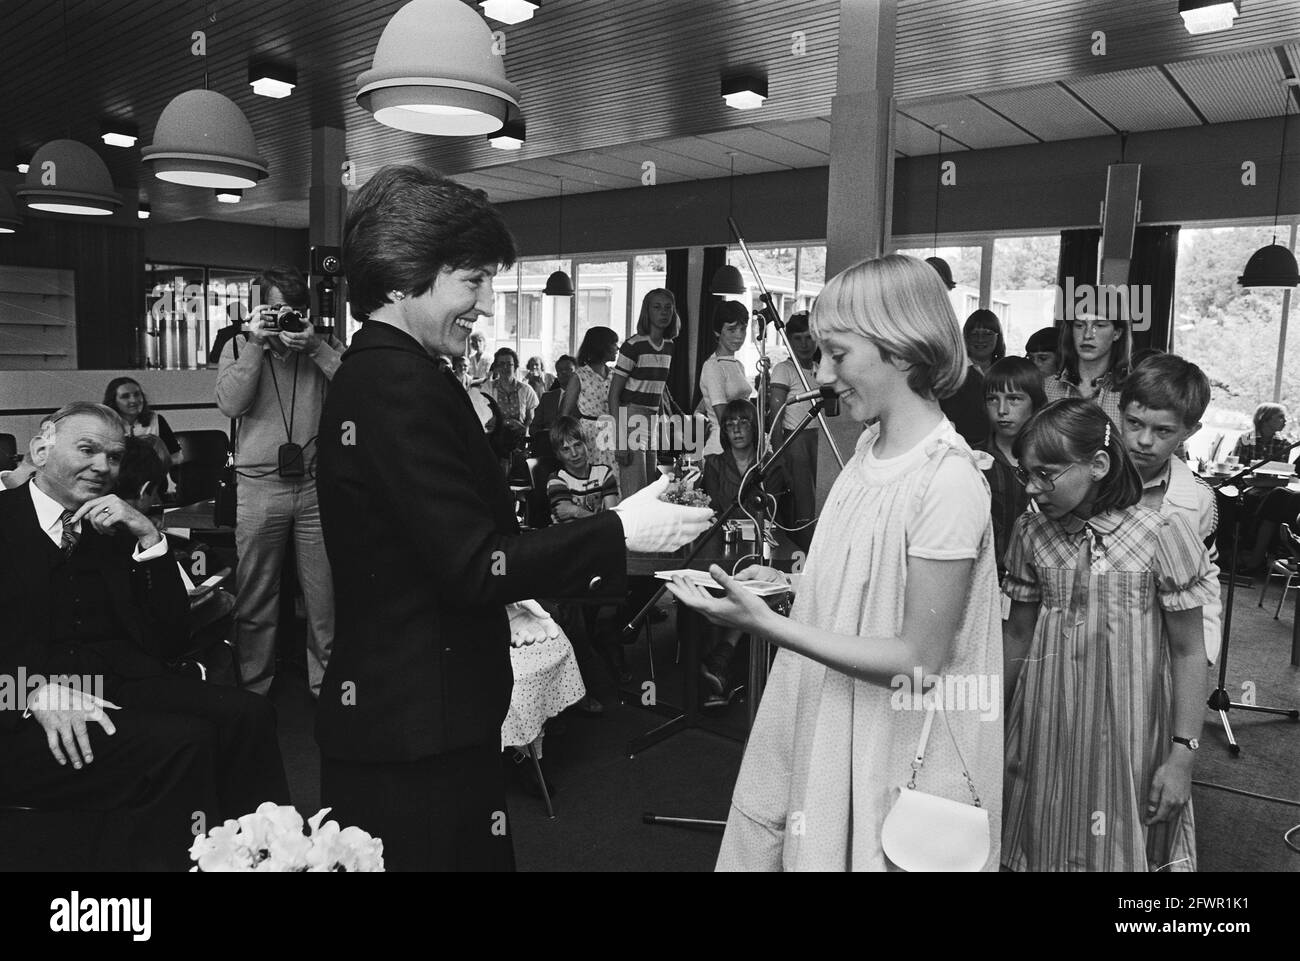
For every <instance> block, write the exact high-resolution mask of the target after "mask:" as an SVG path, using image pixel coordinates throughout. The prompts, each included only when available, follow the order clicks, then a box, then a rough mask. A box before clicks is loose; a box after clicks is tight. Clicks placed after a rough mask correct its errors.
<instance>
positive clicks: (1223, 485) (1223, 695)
mask: <svg viewBox="0 0 1300 961" xmlns="http://www.w3.org/2000/svg"><path fill="white" fill-rule="evenodd" d="M1296 447H1300V441H1297V442H1296V443H1294V444H1292V445H1291V446H1290V447H1288V448H1287V453H1288V454H1290V453H1291V451H1292V450H1294V449H1295V448H1296ZM1270 460H1272V458H1271V457H1265V458H1263V459H1261V460H1258V461H1256V462H1255V463H1253V464H1247V465H1246V466H1245V467H1243V468H1242V469H1241V470H1239V471H1237V473H1235V474H1231V475H1229V476H1228V477H1225V478H1224V479H1223V480H1222V481H1220V482H1219V483H1218V484H1215V485H1214V490H1215V493H1217V494H1219V495H1221V496H1222V497H1223V498H1224V499H1225V500H1227V501H1228V502H1230V503H1231V504H1232V506H1233V514H1232V557H1231V558H1230V560H1229V570H1228V599H1227V601H1226V602H1225V603H1224V605H1223V643H1222V645H1221V649H1220V651H1219V686H1218V687H1216V688H1215V689H1214V691H1213V693H1211V694H1210V697H1209V700H1207V701H1206V704H1207V705H1208V706H1209V708H1210V710H1211V711H1217V712H1218V713H1219V721H1220V722H1221V723H1222V724H1223V733H1224V734H1225V735H1226V736H1227V738H1228V749H1229V750H1230V751H1231V752H1232V753H1233V755H1234V756H1236V755H1240V754H1241V747H1240V745H1238V744H1237V739H1236V738H1235V737H1233V735H1232V724H1231V723H1230V722H1229V721H1228V711H1230V710H1231V709H1232V708H1234V707H1235V708H1239V709H1240V710H1243V711H1255V712H1256V713H1259V714H1280V715H1282V716H1283V717H1288V718H1290V719H1291V720H1293V721H1300V710H1295V709H1287V708H1276V707H1259V706H1256V705H1254V704H1240V703H1237V702H1235V701H1233V700H1232V698H1231V696H1229V694H1228V691H1227V680H1228V638H1229V636H1230V634H1231V631H1232V601H1233V597H1234V596H1235V595H1236V591H1237V557H1238V554H1239V550H1238V548H1239V544H1240V541H1241V500H1242V497H1243V496H1244V492H1243V491H1241V490H1238V489H1237V486H1236V484H1235V483H1234V482H1235V481H1238V480H1240V479H1241V478H1243V477H1245V476H1246V475H1247V474H1249V473H1251V472H1252V471H1254V470H1255V469H1256V468H1258V467H1260V466H1261V465H1263V464H1267V463H1268V462H1269V461H1270ZM1267 577H1268V575H1267V572H1266V573H1265V583H1266V584H1267ZM1297 603H1298V604H1300V601H1297ZM1297 617H1300V611H1298V612H1297Z"/></svg>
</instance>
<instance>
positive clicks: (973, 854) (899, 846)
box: [880, 703, 991, 871]
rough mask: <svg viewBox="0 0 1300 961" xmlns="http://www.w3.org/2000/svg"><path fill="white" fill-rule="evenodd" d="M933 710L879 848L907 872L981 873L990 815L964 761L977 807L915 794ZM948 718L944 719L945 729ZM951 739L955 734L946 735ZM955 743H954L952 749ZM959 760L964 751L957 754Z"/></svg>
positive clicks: (889, 817)
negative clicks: (908, 777) (909, 775)
mask: <svg viewBox="0 0 1300 961" xmlns="http://www.w3.org/2000/svg"><path fill="white" fill-rule="evenodd" d="M934 711H935V708H934V705H933V703H932V704H931V705H930V708H929V710H928V711H927V713H926V715H925V724H924V725H923V726H922V728H921V740H920V742H919V743H918V744H917V746H916V757H915V758H913V760H912V777H911V779H910V780H909V781H908V782H907V786H906V787H904V788H901V789H900V790H899V795H898V800H897V801H895V802H894V806H893V807H892V808H890V811H889V814H888V815H887V816H886V817H885V823H884V825H883V827H882V829H881V834H880V846H881V847H882V848H883V849H884V851H885V856H886V857H888V858H889V860H890V861H892V862H893V863H894V864H895V865H896V866H897V867H900V868H902V869H903V870H904V871H979V870H980V869H982V868H983V867H984V865H985V863H986V862H987V861H988V858H989V851H990V849H991V845H990V842H989V812H988V811H986V810H985V809H984V808H983V807H981V806H980V799H979V795H978V794H976V793H975V784H974V783H973V782H972V781H971V777H970V771H969V770H968V769H967V767H966V761H965V760H964V759H963V760H962V762H961V766H962V774H963V776H964V777H965V778H966V786H967V788H969V789H970V794H971V798H972V799H973V800H974V802H975V803H974V805H970V804H962V803H961V802H960V801H953V800H949V799H948V798H945V797H939V796H938V795H936V794H927V793H926V792H925V791H918V790H917V789H916V775H917V772H919V771H920V770H921V768H922V767H923V766H924V764H925V746H926V742H927V741H928V740H929V738H930V727H931V725H932V724H933V723H934ZM947 723H948V719H947V718H946V717H945V718H944V724H947ZM948 734H949V736H951V735H952V730H951V729H949V731H948ZM956 745H957V740H956V738H953V746H954V747H956ZM957 756H958V758H961V751H960V750H958V752H957Z"/></svg>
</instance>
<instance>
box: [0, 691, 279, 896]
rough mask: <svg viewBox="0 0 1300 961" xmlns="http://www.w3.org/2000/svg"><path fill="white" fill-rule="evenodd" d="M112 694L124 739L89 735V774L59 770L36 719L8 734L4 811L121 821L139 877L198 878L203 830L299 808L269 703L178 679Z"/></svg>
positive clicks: (1, 782)
mask: <svg viewBox="0 0 1300 961" xmlns="http://www.w3.org/2000/svg"><path fill="white" fill-rule="evenodd" d="M106 687H107V697H108V699H109V700H110V701H112V702H113V703H115V704H117V705H118V706H120V707H121V708H122V710H120V711H112V710H110V711H108V712H107V713H108V715H109V717H110V719H111V720H112V722H113V724H114V726H115V727H116V728H117V733H115V734H113V735H111V736H110V735H109V734H107V733H106V732H105V731H104V729H103V728H101V727H100V726H99V725H98V724H93V723H92V724H90V725H89V726H88V730H89V735H90V746H91V751H92V753H93V754H94V760H93V761H92V762H91V763H90V764H87V765H84V766H83V767H82V768H81V770H76V769H75V768H73V767H72V765H71V764H68V765H67V766H60V765H59V763H58V762H57V761H55V760H54V756H53V755H52V754H51V753H50V748H49V744H48V743H47V741H46V735H45V731H44V729H43V728H42V727H41V726H40V725H39V724H38V723H37V722H36V720H35V719H34V718H28V719H26V720H24V721H21V722H20V724H19V727H18V729H17V730H16V731H15V732H13V733H6V734H0V803H4V804H21V805H25V806H29V807H36V808H44V809H49V810H65V811H115V812H118V814H119V816H120V818H121V820H122V823H123V828H124V830H125V831H126V832H127V838H126V847H127V850H128V852H129V854H128V856H129V859H130V867H131V868H132V870H137V871H158V870H172V871H176V870H180V871H184V870H188V868H189V866H190V861H189V848H190V845H191V844H192V843H193V842H194V837H195V834H196V831H198V830H199V829H202V830H204V831H206V830H209V829H211V828H213V827H216V826H218V825H220V824H221V823H222V822H223V821H224V820H225V819H226V818H238V817H239V816H240V815H243V814H249V813H251V812H252V811H254V810H255V809H256V808H257V806H258V805H259V804H261V803H262V802H263V801H274V802H276V803H278V804H288V803H289V785H288V782H287V780H286V779H285V773H284V762H283V760H282V759H281V757H280V745H279V742H278V741H277V740H276V733H275V708H274V707H273V706H272V705H271V703H270V702H269V701H267V700H266V699H265V698H263V697H260V696H258V695H256V694H250V693H248V692H246V691H240V690H235V689H234V688H227V687H217V686H215V685H210V684H206V683H204V682H202V681H198V680H193V679H191V678H183V677H175V676H172V675H164V676H160V677H151V678H144V679H139V680H121V679H114V680H113V682H112V683H109V684H107V685H106Z"/></svg>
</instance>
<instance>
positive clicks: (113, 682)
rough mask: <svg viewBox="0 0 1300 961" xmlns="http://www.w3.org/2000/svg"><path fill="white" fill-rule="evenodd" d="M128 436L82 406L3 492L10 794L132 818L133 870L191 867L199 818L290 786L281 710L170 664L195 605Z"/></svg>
mask: <svg viewBox="0 0 1300 961" xmlns="http://www.w3.org/2000/svg"><path fill="white" fill-rule="evenodd" d="M125 446H126V445H125V426H124V425H123V423H122V420H121V418H120V417H119V416H118V415H117V414H116V413H115V412H114V411H112V410H110V409H108V408H107V407H103V406H100V405H98V404H89V403H75V404H70V405H68V406H67V407H64V408H63V409H62V410H60V411H58V412H57V413H55V414H54V415H53V416H52V417H51V419H50V423H49V424H47V425H46V427H45V429H44V430H43V431H42V433H41V434H39V435H37V437H35V438H33V440H32V442H31V450H30V452H31V461H32V464H33V465H34V467H35V475H34V476H33V477H32V479H31V480H30V481H29V482H28V483H26V484H24V485H23V486H21V487H19V488H16V489H12V490H4V491H0V610H3V611H4V612H5V614H4V616H5V618H6V624H5V629H4V631H3V632H0V804H23V805H31V806H35V807H39V808H48V809H62V810H72V811H118V812H121V813H122V814H123V815H124V817H125V819H126V822H127V823H126V825H125V830H126V831H127V832H128V837H127V849H128V850H129V852H130V857H131V861H132V864H131V866H132V867H133V868H135V869H141V870H165V869H183V868H184V867H186V866H187V863H188V857H187V851H188V848H189V846H190V844H191V843H192V841H193V833H192V828H194V827H196V826H203V827H211V826H214V825H217V824H220V823H221V822H222V821H223V820H224V819H225V818H227V817H238V816H239V815H241V814H245V813H248V812H251V811H252V810H254V809H255V808H256V807H257V805H258V804H260V803H261V802H262V801H267V800H270V801H276V802H280V803H287V802H288V793H289V792H288V785H287V783H286V781H285V774H284V765H283V762H282V761H281V758H280V749H279V746H278V744H277V742H276V737H275V715H274V711H273V709H272V708H271V707H270V706H269V704H268V703H267V702H266V701H265V700H264V699H263V698H259V697H257V696H256V695H253V694H248V693H246V692H243V691H237V690H232V689H229V688H219V687H215V686H212V685H207V684H204V683H203V682H201V681H197V680H192V679H188V678H182V677H179V676H175V675H172V674H169V673H168V672H167V671H166V669H165V668H164V666H163V662H164V661H165V660H166V659H167V658H168V657H170V656H173V655H174V654H175V653H177V651H178V650H180V649H182V648H183V647H184V645H185V644H186V642H187V630H186V622H187V619H188V614H189V603H188V599H187V597H186V592H185V589H184V588H183V587H182V586H181V580H180V574H179V571H178V569H177V567H176V563H175V562H174V561H173V560H172V558H171V556H170V553H169V551H168V544H167V539H166V537H164V536H163V535H162V534H161V533H160V532H159V531H158V530H157V529H156V528H155V527H154V525H153V523H152V522H150V520H149V519H148V518H147V517H145V516H144V515H143V514H141V513H140V512H139V511H138V510H136V509H135V508H134V507H132V506H130V505H129V504H127V503H126V502H125V501H124V500H122V499H121V498H120V497H119V496H118V495H117V494H115V493H110V492H111V491H113V490H114V486H115V483H116V480H117V476H118V470H119V465H120V462H121V459H122V455H123V451H124V450H125ZM200 822H203V823H202V824H201V823H200Z"/></svg>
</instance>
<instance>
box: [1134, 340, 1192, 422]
mask: <svg viewBox="0 0 1300 961" xmlns="http://www.w3.org/2000/svg"><path fill="white" fill-rule="evenodd" d="M1134 403H1136V404H1141V405H1142V406H1143V407H1146V408H1148V409H1149V410H1172V411H1173V412H1174V413H1176V414H1177V415H1178V417H1179V419H1180V420H1181V421H1182V422H1183V426H1184V427H1188V428H1190V427H1194V426H1196V424H1198V423H1200V420H1201V417H1202V415H1203V414H1204V413H1205V408H1207V407H1209V406H1210V381H1209V378H1207V377H1206V376H1205V373H1204V372H1203V371H1202V370H1201V368H1199V367H1197V366H1196V365H1195V364H1193V363H1191V362H1190V361H1187V360H1183V358H1181V357H1179V356H1178V355H1177V354H1155V355H1154V356H1151V357H1148V358H1147V359H1146V360H1144V361H1142V363H1141V364H1140V365H1139V366H1138V367H1137V368H1136V369H1135V370H1134V371H1133V372H1132V373H1131V374H1129V375H1128V377H1126V378H1125V380H1124V387H1123V389H1122V390H1121V391H1120V395H1119V409H1120V411H1121V412H1122V411H1123V410H1124V409H1125V408H1126V407H1128V405H1129V404H1134Z"/></svg>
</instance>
